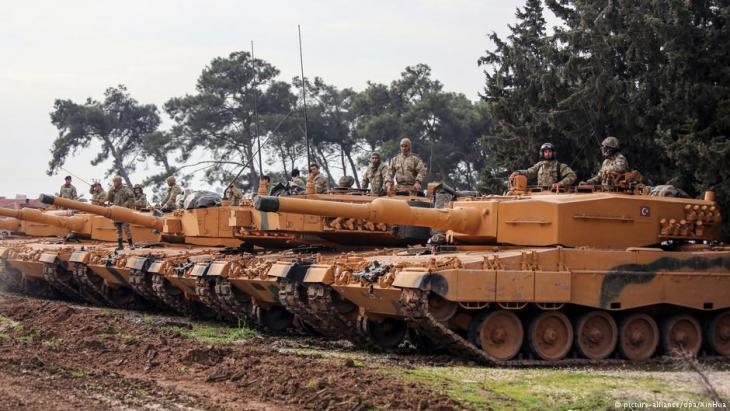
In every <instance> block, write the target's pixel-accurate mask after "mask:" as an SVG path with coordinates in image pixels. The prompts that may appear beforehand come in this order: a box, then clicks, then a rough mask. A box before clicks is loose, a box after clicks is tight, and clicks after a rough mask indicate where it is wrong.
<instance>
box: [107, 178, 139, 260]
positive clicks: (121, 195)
mask: <svg viewBox="0 0 730 411" xmlns="http://www.w3.org/2000/svg"><path fill="white" fill-rule="evenodd" d="M107 201H109V202H110V203H112V204H113V205H115V206H119V207H124V208H130V209H134V194H133V193H132V190H130V189H129V187H127V186H125V185H122V177H120V176H116V177H114V180H113V185H112V187H111V188H110V189H109V193H108V194H107ZM114 226H115V227H116V228H117V250H123V249H124V242H123V241H122V239H123V238H122V230H124V235H126V236H127V243H129V248H134V242H132V230H131V229H130V228H129V223H123V222H119V221H115V222H114Z"/></svg>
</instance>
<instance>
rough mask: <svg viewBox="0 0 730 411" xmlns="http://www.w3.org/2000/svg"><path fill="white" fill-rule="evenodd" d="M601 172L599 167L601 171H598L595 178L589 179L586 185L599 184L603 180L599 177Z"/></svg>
mask: <svg viewBox="0 0 730 411" xmlns="http://www.w3.org/2000/svg"><path fill="white" fill-rule="evenodd" d="M602 170H603V167H601V169H600V170H598V174H596V175H595V176H593V177H591V178H589V179H588V180H587V181H586V183H588V184H599V183H600V182H601V180H602V179H603V177H602V175H601V173H602Z"/></svg>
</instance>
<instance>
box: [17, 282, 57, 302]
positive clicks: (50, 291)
mask: <svg viewBox="0 0 730 411" xmlns="http://www.w3.org/2000/svg"><path fill="white" fill-rule="evenodd" d="M20 282H21V287H20V288H21V289H22V291H23V293H25V294H28V295H31V296H33V297H38V298H47V299H51V300H57V299H61V298H62V297H63V296H62V295H61V293H60V292H58V290H56V289H55V288H53V287H52V286H51V285H50V284H48V282H46V281H45V280H41V279H37V278H28V277H22V278H21V280H20Z"/></svg>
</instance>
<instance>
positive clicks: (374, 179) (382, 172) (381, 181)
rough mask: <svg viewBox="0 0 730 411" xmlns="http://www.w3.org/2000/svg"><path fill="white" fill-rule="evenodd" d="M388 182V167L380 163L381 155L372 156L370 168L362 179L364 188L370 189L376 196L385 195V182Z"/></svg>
mask: <svg viewBox="0 0 730 411" xmlns="http://www.w3.org/2000/svg"><path fill="white" fill-rule="evenodd" d="M386 181H388V166H387V165H385V164H383V163H381V162H380V154H378V153H373V154H370V166H369V167H368V169H367V171H365V176H363V178H362V184H363V185H362V188H368V186H371V187H370V192H371V193H373V194H374V195H376V196H382V195H385V194H386V192H385V182H386Z"/></svg>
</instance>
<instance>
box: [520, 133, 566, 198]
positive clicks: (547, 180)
mask: <svg viewBox="0 0 730 411" xmlns="http://www.w3.org/2000/svg"><path fill="white" fill-rule="evenodd" d="M540 158H541V159H542V160H541V161H539V162H538V163H537V164H535V165H534V166H532V167H530V168H528V169H527V170H517V171H515V172H514V173H512V175H511V176H510V177H514V176H517V175H520V174H522V175H524V176H527V178H528V179H530V178H537V185H538V186H540V187H550V188H551V189H553V190H557V189H559V188H560V187H568V186H570V185H572V184H573V183H575V180H576V179H577V178H578V177H577V176H576V175H575V172H574V171H573V170H572V169H571V168H570V167H568V165H567V164H564V163H560V162H558V160H557V159H556V158H555V147H554V146H553V145H552V144H551V143H545V144H543V145H542V146H540Z"/></svg>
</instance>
